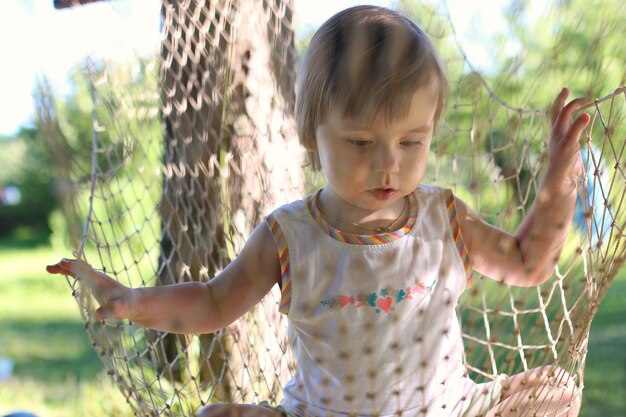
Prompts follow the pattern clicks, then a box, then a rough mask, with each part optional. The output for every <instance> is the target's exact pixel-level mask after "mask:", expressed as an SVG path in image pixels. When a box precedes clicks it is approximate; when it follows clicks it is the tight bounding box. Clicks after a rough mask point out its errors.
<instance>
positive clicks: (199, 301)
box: [47, 224, 280, 333]
mask: <svg viewBox="0 0 626 417" xmlns="http://www.w3.org/2000/svg"><path fill="white" fill-rule="evenodd" d="M47 270H48V272H49V273H51V274H62V275H71V276H76V277H77V278H78V279H81V280H82V284H83V285H86V286H87V287H88V288H89V289H90V290H91V292H92V294H93V295H94V297H95V298H96V300H97V301H98V303H99V304H100V308H99V309H98V310H97V311H96V314H97V317H98V318H100V319H103V318H105V317H106V318H114V319H128V320H131V321H133V322H135V323H138V324H140V325H142V326H145V327H149V328H152V329H156V330H161V331H166V332H172V333H211V332H214V331H216V330H219V329H221V328H223V327H225V326H227V325H228V324H230V323H231V322H233V321H234V320H236V319H237V318H238V317H240V316H241V315H242V314H244V313H245V312H246V311H248V309H250V308H251V307H252V306H254V305H255V304H256V303H257V302H259V301H260V300H261V298H263V296H264V295H265V294H266V293H267V292H269V290H270V289H271V288H272V286H273V285H274V284H275V283H276V282H277V280H278V279H279V277H280V265H279V261H278V253H277V251H276V245H275V244H274V241H273V238H272V235H271V232H270V230H269V228H268V227H267V225H266V224H262V225H260V226H259V227H257V228H256V229H255V230H254V232H253V233H252V235H251V236H250V239H249V240H248V242H247V243H246V245H245V247H244V248H243V250H242V251H241V254H240V255H239V256H238V257H237V258H236V259H235V260H234V261H233V262H232V263H231V264H230V265H228V267H227V268H225V269H224V270H223V271H222V272H221V273H220V274H219V275H217V276H216V277H215V278H213V279H212V280H210V281H209V282H208V283H203V282H185V283H180V284H173V285H166V286H155V287H141V288H128V287H125V286H123V285H122V284H120V283H119V282H117V281H115V280H114V279H112V278H110V277H108V276H107V275H105V274H104V273H102V272H98V271H96V270H94V269H93V268H91V267H90V266H89V265H87V264H86V263H84V262H81V261H76V260H66V259H64V260H61V261H60V262H59V263H57V264H55V265H50V266H48V267H47Z"/></svg>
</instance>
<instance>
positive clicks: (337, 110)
mask: <svg viewBox="0 0 626 417" xmlns="http://www.w3.org/2000/svg"><path fill="white" fill-rule="evenodd" d="M381 98H382V97H379V96H373V97H370V98H365V99H364V100H363V101H362V102H361V103H359V105H356V106H355V105H346V103H345V102H343V100H341V99H340V100H337V102H336V103H332V102H331V103H330V107H329V116H331V117H332V118H333V119H334V120H335V121H341V123H342V124H343V125H344V126H350V127H352V128H354V129H359V128H366V127H368V126H371V125H373V124H375V125H377V126H390V125H392V124H398V123H401V122H404V121H406V119H408V118H411V119H414V120H417V119H424V121H425V122H424V123H423V125H426V124H429V123H427V122H429V116H430V115H431V114H433V113H434V112H435V110H436V109H437V107H438V106H439V95H438V94H437V87H436V83H429V84H426V85H423V86H420V87H418V88H415V89H414V91H411V90H404V91H402V92H401V93H398V94H397V96H396V97H394V96H389V97H385V99H382V100H381Z"/></svg>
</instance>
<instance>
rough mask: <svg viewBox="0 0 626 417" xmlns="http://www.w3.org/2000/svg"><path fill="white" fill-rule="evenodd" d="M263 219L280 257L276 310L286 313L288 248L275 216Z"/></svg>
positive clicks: (288, 305) (289, 268)
mask: <svg viewBox="0 0 626 417" xmlns="http://www.w3.org/2000/svg"><path fill="white" fill-rule="evenodd" d="M265 221H266V222H267V225H268V226H269V228H270V231H271V232H272V236H273V237H274V242H275V243H276V249H277V250H278V257H279V259H280V276H281V286H280V291H281V298H280V306H279V308H278V311H280V312H281V313H283V314H288V313H289V308H290V307H291V263H290V261H289V248H288V247H287V241H286V240H285V235H284V234H283V230H282V229H281V228H280V224H278V221H276V218H275V217H274V216H273V215H272V214H270V215H269V216H267V217H266V218H265Z"/></svg>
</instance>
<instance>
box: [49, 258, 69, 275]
mask: <svg viewBox="0 0 626 417" xmlns="http://www.w3.org/2000/svg"><path fill="white" fill-rule="evenodd" d="M46 271H47V272H48V273H49V274H60V275H65V276H74V275H75V274H74V271H72V270H71V269H69V268H68V267H67V264H66V263H64V260H63V261H60V262H57V263H56V264H53V265H48V266H46Z"/></svg>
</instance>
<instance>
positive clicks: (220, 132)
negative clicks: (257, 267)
mask: <svg viewBox="0 0 626 417" xmlns="http://www.w3.org/2000/svg"><path fill="white" fill-rule="evenodd" d="M398 7H400V8H403V9H402V10H403V11H404V12H405V14H407V15H408V16H409V17H410V18H412V19H413V20H415V21H416V22H418V24H420V25H421V26H422V27H423V28H424V29H425V30H426V31H427V32H428V33H429V35H430V36H431V37H432V39H433V41H434V42H435V44H436V46H437V47H438V48H439V50H440V51H441V54H442V56H443V58H444V60H445V62H446V67H447V70H448V73H449V74H448V75H449V78H450V80H451V84H452V96H451V99H450V101H449V103H448V108H447V111H446V113H445V115H444V120H443V125H442V126H441V128H440V129H439V132H438V135H437V137H436V138H435V139H434V142H433V144H432V147H431V157H430V160H429V167H428V171H427V174H426V179H425V180H424V183H427V184H431V183H432V184H438V185H440V186H444V187H449V188H451V189H452V190H453V191H454V193H455V195H457V196H458V197H459V198H461V199H463V200H464V201H466V202H468V203H469V204H470V205H471V206H472V207H473V208H474V209H475V210H476V211H477V212H479V213H480V214H481V216H482V217H483V218H484V219H485V220H486V221H488V222H490V223H492V224H494V225H497V226H499V227H502V228H504V229H505V230H510V231H513V230H515V228H516V227H517V225H518V224H519V223H520V221H521V218H522V217H523V215H524V214H525V212H526V210H527V209H528V208H529V206H530V204H531V203H532V201H533V198H534V196H535V193H536V190H537V184H538V178H539V177H540V175H541V172H542V169H543V168H544V167H545V163H546V155H547V153H546V150H547V139H548V137H549V128H550V126H549V125H548V122H547V118H546V116H545V112H543V111H539V110H532V108H531V107H528V106H527V105H530V104H531V101H530V100H529V99H528V97H529V96H530V95H531V94H532V91H527V92H525V93H526V94H528V95H527V96H526V100H522V101H521V102H522V103H524V105H523V106H520V107H516V106H517V105H516V104H510V103H511V102H510V101H508V99H506V98H504V97H506V96H513V95H512V94H508V93H506V92H500V91H499V90H498V86H501V85H502V83H501V82H500V81H498V79H496V78H494V77H490V76H487V75H485V74H483V73H481V72H480V71H478V70H477V69H476V68H475V67H474V66H473V65H472V62H471V61H470V60H469V59H468V58H467V57H466V55H465V53H464V52H463V49H462V45H461V44H459V43H458V42H457V40H456V35H455V32H454V28H453V26H452V25H451V23H450V18H449V15H448V12H447V8H446V7H445V4H427V5H420V6H416V5H414V4H412V3H410V2H401V3H399V4H398ZM296 10H297V9H294V5H293V4H292V2H291V1H289V0H259V1H255V2H251V1H234V0H211V1H201V2H197V1H185V2H169V1H164V2H163V5H162V7H161V17H162V37H161V40H162V42H161V45H160V52H159V53H155V56H154V57H149V58H145V59H140V60H139V61H138V63H137V64H136V65H133V66H132V67H125V66H123V65H113V64H111V63H107V62H104V61H97V62H95V61H90V62H89V64H88V69H89V74H90V80H91V81H90V82H91V88H92V90H91V91H92V100H93V103H94V112H93V125H94V128H93V136H92V137H91V138H89V141H88V142H90V143H89V145H90V146H89V148H90V154H91V155H90V158H84V160H82V161H81V160H80V156H79V154H80V152H79V150H78V149H76V145H73V144H71V143H68V142H67V141H64V136H63V132H62V128H61V127H59V121H58V120H55V117H54V113H53V112H50V111H48V112H47V113H46V106H45V105H44V106H42V109H40V110H41V111H40V113H41V115H42V120H44V121H45V122H46V126H48V127H49V134H50V137H51V141H50V142H51V144H52V145H53V146H52V147H51V148H52V150H53V151H55V152H61V150H68V151H69V152H61V153H65V154H66V155H67V154H70V153H73V154H74V155H77V156H76V158H74V159H73V160H71V161H66V160H65V161H64V160H62V159H58V160H59V161H63V162H60V163H59V164H60V166H59V167H58V168H59V172H60V175H59V179H60V181H64V184H66V186H65V187H63V188H62V190H63V193H62V197H63V202H64V209H65V211H66V215H67V217H68V218H69V219H73V221H74V223H73V224H74V225H76V224H79V225H80V224H84V228H83V227H75V228H74V229H73V230H74V236H75V237H76V238H78V240H77V244H76V248H77V255H78V256H80V257H85V258H86V259H87V260H88V261H89V262H90V263H91V264H92V265H93V266H94V267H96V268H99V269H100V268H101V269H103V270H104V271H106V273H107V274H109V275H110V276H112V277H115V278H116V279H117V280H119V281H120V282H122V283H124V284H125V285H128V286H131V287H137V286H154V285H163V284H169V283H173V282H181V281H191V280H196V281H197V280H202V281H204V280H208V279H210V278H211V277H212V276H214V275H215V274H217V273H218V272H219V271H220V270H221V269H223V268H224V267H225V266H226V265H228V263H229V261H230V260H232V259H233V258H234V257H235V256H237V253H238V251H239V250H240V249H241V247H242V245H243V242H244V241H245V239H246V237H247V236H248V235H249V234H250V232H251V230H252V229H253V228H254V227H255V226H256V225H258V224H259V223H261V222H262V221H263V218H264V216H265V215H267V214H268V213H269V212H270V211H271V210H272V209H273V208H275V207H277V206H279V205H280V204H283V203H286V202H289V201H293V200H295V199H298V198H301V197H302V196H304V195H306V194H307V193H309V192H311V191H313V190H314V189H316V188H317V187H319V186H320V184H322V182H321V181H322V180H321V179H320V178H319V177H318V176H316V175H315V174H313V173H312V172H311V171H310V170H308V169H307V168H304V169H303V166H304V165H305V161H304V154H305V152H304V150H302V148H301V147H300V145H299V144H298V140H297V138H296V134H295V130H294V127H293V126H294V122H293V119H292V114H293V105H294V99H295V94H294V84H295V74H296V68H297V63H298V54H297V52H296V43H297V42H296V39H295V37H294V32H295V21H296V19H295V14H296V13H295V11H296ZM498 83H500V84H498ZM539 87H541V88H542V89H548V88H547V87H546V86H545V85H542V86H534V87H533V86H530V87H529V88H531V90H532V89H533V88H535V89H538V88H539ZM502 90H503V91H504V90H505V89H504V88H502ZM592 92H594V91H592ZM605 94H606V93H605ZM515 97H519V96H515ZM597 97H599V96H597ZM545 103H547V101H546V102H543V103H542V104H545ZM625 104H626V90H625V89H624V87H621V88H617V89H616V90H615V91H614V92H613V93H611V94H609V95H606V96H604V97H603V98H600V97H599V98H598V99H597V100H592V101H590V104H589V105H588V106H587V107H586V108H585V109H584V111H586V112H588V113H589V114H590V115H591V123H590V125H589V127H588V128H587V129H586V130H585V132H584V134H583V137H584V143H583V146H582V148H581V149H582V155H583V161H584V164H585V172H586V174H585V178H584V181H583V182H582V183H581V184H580V187H579V201H578V208H577V212H576V217H575V224H574V226H573V228H572V231H571V233H570V235H569V237H568V240H567V243H566V246H565V249H564V251H563V254H562V256H561V258H560V260H559V262H558V266H557V267H556V268H555V272H554V274H553V277H552V278H551V279H550V280H549V281H548V282H546V283H545V284H544V285H542V286H540V287H537V288H513V287H509V286H507V285H504V284H501V283H498V282H494V281H491V280H487V279H483V278H482V277H476V278H475V279H474V284H473V286H472V287H471V288H469V289H468V290H466V291H465V293H464V294H463V295H462V297H461V300H460V305H459V306H458V314H459V316H460V318H461V322H462V333H463V339H464V343H465V355H464V360H465V365H466V367H467V370H468V372H469V373H470V375H471V377H472V378H473V379H474V380H476V381H478V382H485V381H489V380H493V379H495V378H497V376H498V375H500V374H502V373H505V374H508V375H512V374H515V373H518V372H521V371H523V370H528V369H531V368H534V367H538V366H542V365H553V364H557V365H559V366H560V367H561V368H562V369H564V370H566V371H567V372H568V373H569V374H570V375H572V377H573V379H574V381H575V387H574V388H572V389H581V388H582V387H583V376H584V375H583V374H584V364H585V355H586V349H587V339H588V335H589V329H590V325H591V321H592V319H593V317H594V314H595V313H596V311H597V310H598V307H599V305H600V302H601V300H602V298H603V296H604V294H605V293H606V291H607V289H608V288H609V286H610V284H611V281H612V280H613V278H614V277H615V275H616V273H617V272H618V270H619V269H620V267H621V265H622V264H623V262H624V256H625V250H626V247H625V246H624V243H623V230H624V227H625V226H626V214H625V211H624V207H623V199H624V186H625V184H626V178H625V175H624V170H623V153H624V146H625V143H626V123H625V121H624V115H625ZM52 106H53V103H52V104H50V103H48V108H50V107H52ZM68 184H69V185H68ZM321 267H322V266H320V268H321ZM69 283H70V285H71V287H72V289H73V290H74V296H75V298H76V301H77V303H78V305H79V307H80V312H81V314H82V317H83V319H84V322H85V328H86V330H87V333H88V334H89V337H90V338H91V340H92V342H93V346H94V348H95V350H96V351H97V353H98V354H99V355H100V357H101V358H102V361H103V363H104V365H105V367H106V369H107V371H108V373H109V374H110V375H111V377H112V378H113V379H114V380H115V382H116V383H117V385H118V386H119V388H120V390H121V392H122V393H123V394H124V396H125V397H126V398H127V400H128V403H129V404H130V406H131V407H132V410H133V412H134V413H135V415H137V416H161V415H164V416H170V415H171V416H192V415H195V414H196V413H197V412H198V411H199V409H200V408H201V407H202V406H203V405H205V404H209V403H213V402H234V403H259V402H261V401H270V402H272V403H277V402H279V401H280V398H281V389H282V386H283V385H284V383H285V382H286V381H287V380H288V379H289V378H290V377H291V376H292V375H293V373H294V370H295V367H296V363H295V361H294V358H293V355H292V352H291V350H290V347H289V343H288V340H287V332H286V318H285V316H284V315H282V314H280V313H279V312H278V305H279V303H280V297H281V294H280V290H279V288H278V287H276V288H274V289H273V290H272V291H271V292H270V293H269V294H268V295H267V296H266V297H265V299H264V300H263V301H262V302H261V303H259V304H258V305H257V306H256V307H254V308H253V309H252V310H251V311H250V312H248V313H246V314H245V315H244V316H243V317H241V318H240V319H239V320H237V321H236V322H235V323H233V324H232V325H230V326H228V327H227V328H225V329H223V330H222V331H219V332H217V333H215V334H207V335H174V334H166V333H161V332H157V331H154V330H150V329H145V328H143V327H140V326H137V325H135V324H133V323H132V322H128V321H97V320H96V319H95V318H94V315H93V312H94V308H95V307H97V306H95V305H94V301H93V300H92V298H91V297H90V294H89V292H88V291H87V289H86V288H81V287H80V283H79V281H76V282H75V281H69ZM389 360H390V361H393V358H390V359H389ZM538 406H539V404H538Z"/></svg>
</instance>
